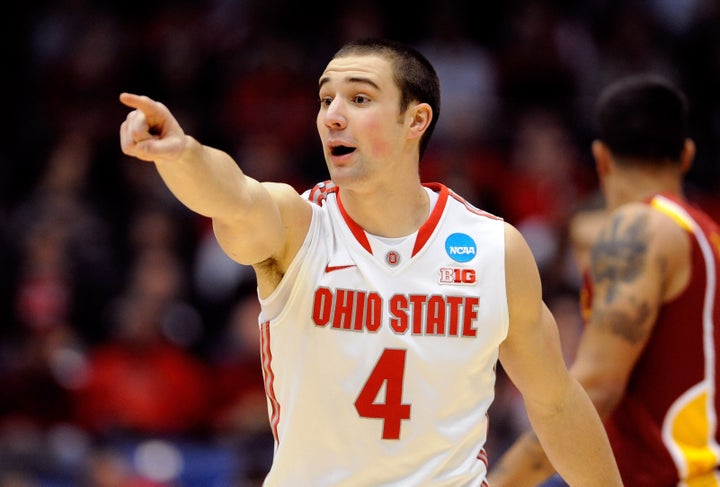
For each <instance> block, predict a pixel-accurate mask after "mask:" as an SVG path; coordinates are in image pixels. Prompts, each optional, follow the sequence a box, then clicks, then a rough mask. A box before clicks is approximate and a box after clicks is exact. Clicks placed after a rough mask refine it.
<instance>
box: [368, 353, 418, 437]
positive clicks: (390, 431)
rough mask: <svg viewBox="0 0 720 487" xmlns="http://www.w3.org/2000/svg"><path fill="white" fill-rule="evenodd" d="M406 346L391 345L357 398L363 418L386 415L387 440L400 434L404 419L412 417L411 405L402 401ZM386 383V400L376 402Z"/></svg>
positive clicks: (383, 417)
mask: <svg viewBox="0 0 720 487" xmlns="http://www.w3.org/2000/svg"><path fill="white" fill-rule="evenodd" d="M405 353H406V350H398V349H392V348H387V349H385V351H383V354H382V355H381V356H380V359H379V360H378V362H377V364H375V368H374V369H373V371H372V373H371V374H370V377H368V380H367V382H366V383H365V386H364V387H363V388H362V390H361V391H360V395H358V397H357V399H355V409H356V410H357V412H358V414H359V415H360V416H361V417H363V418H376V419H382V420H383V421H384V422H383V434H382V437H383V440H397V439H399V438H400V422H401V421H402V420H403V419H410V405H409V404H403V403H402V392H403V376H404V375H405ZM383 384H385V402H376V399H377V398H378V393H379V392H380V389H381V388H382V386H383Z"/></svg>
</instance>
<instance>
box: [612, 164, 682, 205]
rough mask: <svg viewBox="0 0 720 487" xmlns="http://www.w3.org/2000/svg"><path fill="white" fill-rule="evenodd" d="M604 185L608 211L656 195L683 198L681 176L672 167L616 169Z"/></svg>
mask: <svg viewBox="0 0 720 487" xmlns="http://www.w3.org/2000/svg"><path fill="white" fill-rule="evenodd" d="M605 184H606V194H607V203H608V209H609V210H614V209H615V208H617V207H619V206H621V205H624V204H626V203H633V202H640V201H644V200H646V199H647V198H649V197H650V196H652V195H655V194H658V193H670V194H674V195H676V196H679V197H683V191H682V174H680V173H679V172H678V170H677V169H676V168H674V167H673V168H636V167H626V168H622V169H617V172H616V174H614V175H613V177H609V178H608V180H607V181H606V182H605Z"/></svg>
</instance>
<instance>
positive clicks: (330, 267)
mask: <svg viewBox="0 0 720 487" xmlns="http://www.w3.org/2000/svg"><path fill="white" fill-rule="evenodd" d="M350 267H355V264H348V265H327V266H325V273H326V274H327V273H328V272H333V271H339V270H341V269H349V268H350Z"/></svg>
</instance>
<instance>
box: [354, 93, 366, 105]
mask: <svg viewBox="0 0 720 487" xmlns="http://www.w3.org/2000/svg"><path fill="white" fill-rule="evenodd" d="M369 101H370V97H369V96H367V95H355V96H354V97H353V103H355V104H356V105H362V104H364V103H368V102H369Z"/></svg>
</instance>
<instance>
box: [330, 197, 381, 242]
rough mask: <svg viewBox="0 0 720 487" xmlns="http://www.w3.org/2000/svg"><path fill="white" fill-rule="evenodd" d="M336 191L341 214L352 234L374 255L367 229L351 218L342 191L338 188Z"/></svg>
mask: <svg viewBox="0 0 720 487" xmlns="http://www.w3.org/2000/svg"><path fill="white" fill-rule="evenodd" d="M335 193H336V194H337V202H338V208H340V214H341V215H342V217H343V219H344V220H345V223H347V226H348V228H350V231H351V232H352V234H353V235H355V238H356V239H357V241H358V242H360V245H362V246H363V248H364V249H365V250H367V251H368V252H370V255H372V247H370V241H369V240H368V238H367V235H365V230H363V228H362V227H361V226H360V225H358V224H357V223H355V220H353V219H352V218H350V215H348V214H347V211H345V207H344V206H343V204H342V200H340V191H339V190H336V191H335Z"/></svg>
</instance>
